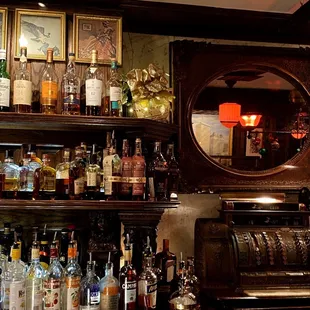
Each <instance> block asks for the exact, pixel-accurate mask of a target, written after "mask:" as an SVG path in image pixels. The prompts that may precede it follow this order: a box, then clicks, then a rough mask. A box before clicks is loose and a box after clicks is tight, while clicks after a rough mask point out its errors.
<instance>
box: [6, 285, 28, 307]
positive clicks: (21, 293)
mask: <svg viewBox="0 0 310 310" xmlns="http://www.w3.org/2000/svg"><path fill="white" fill-rule="evenodd" d="M25 303H26V291H25V281H17V282H13V283H10V286H9V310H24V309H25Z"/></svg>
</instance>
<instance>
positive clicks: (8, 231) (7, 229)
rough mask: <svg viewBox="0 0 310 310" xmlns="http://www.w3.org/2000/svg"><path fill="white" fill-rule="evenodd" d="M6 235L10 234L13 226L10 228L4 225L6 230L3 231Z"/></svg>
mask: <svg viewBox="0 0 310 310" xmlns="http://www.w3.org/2000/svg"><path fill="white" fill-rule="evenodd" d="M3 233H4V234H5V235H9V234H11V228H8V227H4V232H3Z"/></svg>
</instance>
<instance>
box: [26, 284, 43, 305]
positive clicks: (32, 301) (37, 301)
mask: <svg viewBox="0 0 310 310" xmlns="http://www.w3.org/2000/svg"><path fill="white" fill-rule="evenodd" d="M40 280H41V279H40ZM41 283H42V282H41V281H40V282H34V284H33V285H34V287H33V288H32V287H31V286H30V287H27V288H26V296H27V299H28V300H29V305H28V304H27V309H28V308H29V309H33V310H42V300H43V290H42V287H41ZM27 303H28V301H27Z"/></svg>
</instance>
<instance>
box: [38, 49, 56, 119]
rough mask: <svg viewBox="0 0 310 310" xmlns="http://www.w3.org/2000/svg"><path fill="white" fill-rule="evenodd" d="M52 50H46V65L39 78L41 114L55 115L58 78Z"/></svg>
mask: <svg viewBox="0 0 310 310" xmlns="http://www.w3.org/2000/svg"><path fill="white" fill-rule="evenodd" d="M53 52H54V50H53V48H48V49H47V58H46V64H45V67H44V69H43V71H42V74H41V76H40V104H41V113H43V114H56V113H57V100H58V77H57V74H56V71H55V67H54V64H53Z"/></svg>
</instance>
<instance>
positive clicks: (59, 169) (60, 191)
mask: <svg viewBox="0 0 310 310" xmlns="http://www.w3.org/2000/svg"><path fill="white" fill-rule="evenodd" d="M69 170H70V149H64V151H63V161H62V163H60V164H58V165H57V166H56V197H57V198H58V199H64V200H66V199H68V197H69Z"/></svg>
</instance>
